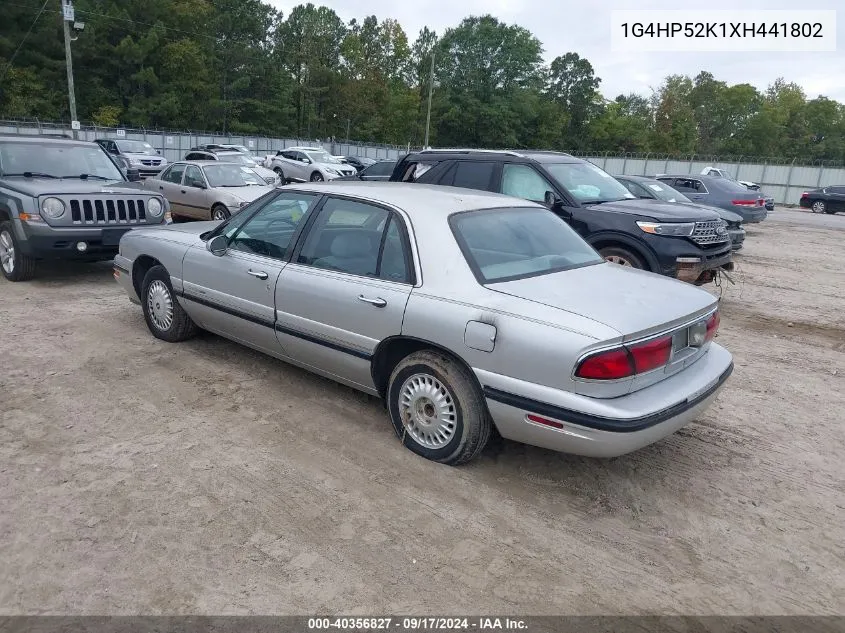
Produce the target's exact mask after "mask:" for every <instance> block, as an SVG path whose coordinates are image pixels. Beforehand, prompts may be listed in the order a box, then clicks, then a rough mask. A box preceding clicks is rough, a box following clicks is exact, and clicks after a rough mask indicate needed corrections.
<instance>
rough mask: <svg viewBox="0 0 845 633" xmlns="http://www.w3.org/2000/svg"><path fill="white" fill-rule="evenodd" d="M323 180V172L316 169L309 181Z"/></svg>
mask: <svg viewBox="0 0 845 633" xmlns="http://www.w3.org/2000/svg"><path fill="white" fill-rule="evenodd" d="M323 180H324V178H323V174H321V173H320V172H318V171H315V172H314V173H313V174H311V182H322V181H323Z"/></svg>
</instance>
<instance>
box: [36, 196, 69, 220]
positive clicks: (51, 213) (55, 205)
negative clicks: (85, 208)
mask: <svg viewBox="0 0 845 633" xmlns="http://www.w3.org/2000/svg"><path fill="white" fill-rule="evenodd" d="M41 213H43V214H44V215H46V216H47V217H48V218H52V219H53V220H56V219H58V218H60V217H62V216H63V215H64V214H65V203H64V202H62V201H61V200H59V199H58V198H44V199H43V200H42V201H41Z"/></svg>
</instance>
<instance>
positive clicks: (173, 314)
mask: <svg viewBox="0 0 845 633" xmlns="http://www.w3.org/2000/svg"><path fill="white" fill-rule="evenodd" d="M141 307H142V308H143V310H144V320H146V322H147V327H148V328H149V329H150V332H152V334H153V336H155V337H156V338H160V339H161V340H162V341H167V342H168V343H178V342H179V341H184V340H186V339H189V338H191V337H192V336H193V335H194V334H196V332H197V326H196V325H195V324H194V322H193V321H192V320H191V317H189V316H188V313H187V312H185V310H184V309H183V308H182V306H181V305H179V301H177V299H176V295H175V294H174V293H173V286H171V285H170V275H169V274H168V273H167V269H166V268H165V267H164V266H153V267H152V268H150V269H149V270H148V271H147V274H146V275H145V276H144V281H143V282H142V284H141Z"/></svg>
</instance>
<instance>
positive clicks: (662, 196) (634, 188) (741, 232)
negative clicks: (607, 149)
mask: <svg viewBox="0 0 845 633" xmlns="http://www.w3.org/2000/svg"><path fill="white" fill-rule="evenodd" d="M614 178H616V180H618V181H619V182H621V183H622V184H623V185H625V188H626V189H627V190H628V191H630V192H631V193H632V194H634V195H635V196H637V197H638V198H642V199H644V200H645V199H652V200H663V201H664V202H675V203H677V204H689V205H693V206H699V207H701V208H704V209H708V210H710V211H715V212H716V213H718V214H719V217H720V218H722V219H723V220H724V221H725V224H726V225H727V229H728V235H730V236H731V246H732V247H733V249H734V250H735V251H738V250H739V249H741V248H742V245H743V243H744V242H745V229H744V228H742V216H741V215H739V214H738V213H734V212H733V211H728V210H727V209H720V208H719V207H705V206H704V205H696V204H695V203H694V202H693V201H692V200H690V199H689V198H687V197H686V196H685V195H684V194H682V193H681V192H680V191H678V190H676V189H672V187H670V186H669V185H667V184H664V183H662V182H660V181H659V180H655V179H654V178H648V177H647V176H614Z"/></svg>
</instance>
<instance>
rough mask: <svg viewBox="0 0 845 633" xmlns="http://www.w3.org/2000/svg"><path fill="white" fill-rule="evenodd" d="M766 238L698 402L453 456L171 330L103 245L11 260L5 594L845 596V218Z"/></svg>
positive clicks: (274, 370)
mask: <svg viewBox="0 0 845 633" xmlns="http://www.w3.org/2000/svg"><path fill="white" fill-rule="evenodd" d="M746 244H747V246H746V249H745V251H744V252H743V253H742V254H741V255H740V256H739V257H738V260H739V271H738V272H737V274H736V275H735V280H736V285H734V286H731V285H726V286H725V287H723V288H722V289H721V292H722V293H723V294H722V297H723V320H722V330H721V333H720V335H719V342H720V343H722V344H724V345H726V346H727V347H728V348H729V349H730V350H731V351H732V352H733V353H734V356H735V361H736V371H735V372H734V375H733V377H732V378H731V380H730V381H729V383H728V387H727V388H726V390H725V391H724V392H723V394H722V395H721V396H720V397H719V399H718V401H717V403H716V405H715V406H714V407H713V408H712V409H711V410H710V411H708V413H707V414H706V415H705V417H703V418H702V419H701V420H699V421H698V422H696V423H694V424H692V425H690V426H688V427H687V428H685V429H683V430H682V431H681V432H680V433H678V434H676V435H674V436H672V437H670V438H668V439H667V440H664V441H663V442H661V443H659V444H657V445H654V446H652V447H649V448H647V449H645V450H642V451H640V452H638V453H635V454H633V455H629V456H626V457H622V458H618V459H613V460H604V461H602V460H593V459H584V458H578V457H571V456H566V455H560V454H556V453H552V452H549V451H545V450H541V449H536V448H532V447H526V446H522V445H518V444H512V443H508V442H501V441H500V442H498V443H496V444H494V445H492V446H490V447H489V448H488V449H487V451H486V452H485V454H484V455H483V457H482V458H481V459H480V460H478V461H477V462H474V463H472V464H470V465H468V466H466V467H462V468H457V469H456V468H450V467H446V466H440V465H436V464H433V463H430V462H427V461H425V460H423V459H421V458H418V457H416V456H414V455H413V454H412V453H410V452H409V451H407V450H404V449H402V447H401V446H400V445H399V443H398V441H397V440H396V439H395V436H394V434H393V431H392V430H391V428H390V424H389V422H388V420H387V417H386V414H385V412H384V410H383V409H382V406H381V404H380V403H379V402H377V401H375V400H371V399H369V398H368V397H366V396H364V395H361V394H358V393H357V392H354V391H352V390H350V389H347V388H344V387H340V386H338V385H335V384H333V383H331V382H329V381H326V380H323V379H321V378H317V377H315V376H312V375H310V374H308V373H306V372H304V371H301V370H299V369H295V368H292V367H290V366H287V365H285V364H284V363H282V362H279V361H276V360H273V359H270V358H267V357H264V356H261V355H259V354H258V353H254V352H252V351H249V350H246V349H244V348H240V347H238V346H237V345H235V344H233V343H229V342H227V341H225V340H223V339H221V338H217V337H215V336H211V335H205V336H201V337H200V338H197V339H195V340H192V341H190V342H187V343H182V344H178V345H171V344H167V343H163V342H161V341H158V340H156V339H154V338H153V337H152V336H151V335H150V334H149V333H148V331H147V329H146V327H145V325H144V322H143V318H142V316H141V311H140V309H139V308H138V307H137V306H134V305H132V304H130V303H129V301H128V300H127V299H126V297H125V296H124V295H123V294H122V292H121V291H120V290H119V288H118V287H117V285H116V284H115V283H114V281H113V280H112V277H111V269H110V267H109V266H107V265H96V266H75V267H74V266H61V267H57V268H54V269H51V270H49V271H45V272H44V273H42V276H41V277H40V278H39V280H37V281H35V282H32V283H27V284H10V283H6V282H4V281H2V280H0V361H2V362H0V368H2V372H0V405H2V411H0V560H1V561H3V562H2V565H0V613H1V614H4V615H8V614H18V613H30V614H43V613H73V614H95V613H96V614H129V613H147V614H159V613H174V614H185V613H220V614H223V613H228V614H234V613H238V614H248V613H263V614H271V613H272V614H310V613H315V612H322V613H347V614H358V613H360V614H365V613H366V614H372V615H378V614H386V613H409V612H410V613H430V614H443V613H444V612H452V613H462V612H465V613H476V614H477V613H489V612H496V613H502V612H506V613H518V614H526V615H527V614H535V615H540V614H647V613H665V614H806V613H812V614H845V575H843V569H845V553H844V552H845V550H843V543H845V494H843V491H845V460H843V456H845V388H843V387H845V321H843V315H844V314H845V273H843V268H842V261H843V248H845V216H843V215H838V216H827V217H825V218H823V219H822V220H820V219H819V218H817V217H814V216H811V215H809V214H806V213H800V212H796V211H784V210H778V211H776V212H775V213H774V214H773V217H771V218H770V220H768V221H767V222H765V223H764V224H763V225H761V226H757V227H753V228H751V229H750V230H749V236H748V241H747V242H746ZM712 291H713V292H720V289H717V288H713V289H712Z"/></svg>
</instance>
